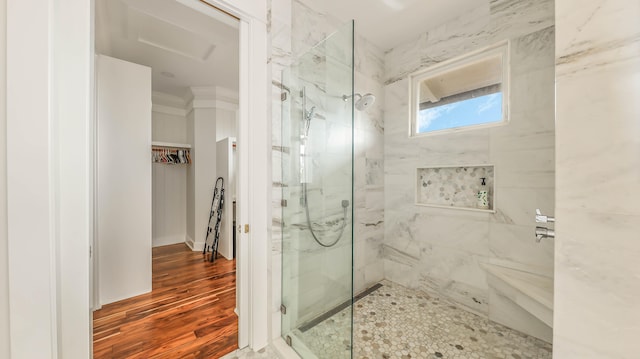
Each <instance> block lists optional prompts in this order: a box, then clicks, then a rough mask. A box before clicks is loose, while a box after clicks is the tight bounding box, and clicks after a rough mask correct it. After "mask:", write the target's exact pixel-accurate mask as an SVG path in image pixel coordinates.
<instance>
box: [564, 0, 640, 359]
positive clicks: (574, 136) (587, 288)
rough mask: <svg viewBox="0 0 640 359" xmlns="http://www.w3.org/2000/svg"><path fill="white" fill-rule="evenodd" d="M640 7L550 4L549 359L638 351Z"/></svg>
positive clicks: (614, 1) (572, 1) (623, 2)
mask: <svg viewBox="0 0 640 359" xmlns="http://www.w3.org/2000/svg"><path fill="white" fill-rule="evenodd" d="M638 14H640V3H639V2H638V1H635V0H611V1H600V0H587V1H581V0H556V23H557V33H556V36H557V42H556V66H557V67H556V89H557V135H556V146H557V147H556V148H557V161H558V172H557V177H556V180H557V186H558V199H557V213H556V214H557V226H556V232H557V236H556V252H555V253H556V261H555V313H554V323H555V324H554V357H558V358H636V357H638V353H639V352H640V342H639V341H638V340H637V338H638V337H639V336H640V301H639V300H638V296H640V266H638V258H639V257H640V241H639V240H640V201H639V200H638V199H639V198H640V197H639V196H638V191H639V190H640V150H639V149H640V135H639V134H640V120H639V119H640V104H639V102H638V98H639V96H640V25H639V23H638Z"/></svg>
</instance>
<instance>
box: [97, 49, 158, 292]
mask: <svg viewBox="0 0 640 359" xmlns="http://www.w3.org/2000/svg"><path fill="white" fill-rule="evenodd" d="M96 81H97V89H98V90H97V116H98V117H97V118H98V120H97V122H98V128H97V133H98V188H97V190H98V198H97V204H98V216H97V217H98V223H97V225H98V255H99V275H100V279H99V285H100V303H101V304H107V303H111V302H115V301H118V300H121V299H124V298H129V297H132V296H135V295H138V294H142V293H146V292H149V291H151V69H150V68H148V67H145V66H140V65H137V64H133V63H130V62H126V61H122V60H118V59H114V58H111V57H108V56H103V55H100V56H98V60H97V80H96Z"/></svg>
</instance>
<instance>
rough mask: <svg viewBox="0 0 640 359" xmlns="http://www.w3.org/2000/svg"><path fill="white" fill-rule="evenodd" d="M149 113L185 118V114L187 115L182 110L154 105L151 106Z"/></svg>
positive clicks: (184, 110)
mask: <svg viewBox="0 0 640 359" xmlns="http://www.w3.org/2000/svg"><path fill="white" fill-rule="evenodd" d="M151 111H152V112H156V113H164V114H166V115H174V116H180V117H187V114H188V113H189V112H187V110H186V109H184V108H180V107H171V106H167V105H158V104H155V103H154V104H152V106H151Z"/></svg>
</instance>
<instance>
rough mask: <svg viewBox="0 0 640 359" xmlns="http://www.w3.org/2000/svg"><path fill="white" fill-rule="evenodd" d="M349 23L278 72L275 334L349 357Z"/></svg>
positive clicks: (307, 354) (310, 349) (304, 352)
mask: <svg viewBox="0 0 640 359" xmlns="http://www.w3.org/2000/svg"><path fill="white" fill-rule="evenodd" d="M353 78H354V66H353V22H349V23H348V24H345V25H344V26H343V27H342V28H341V29H340V30H339V31H337V32H335V33H333V34H332V35H330V36H329V37H328V38H327V39H325V40H324V41H323V42H321V43H320V44H318V45H316V46H315V47H314V48H312V49H311V50H309V51H308V52H307V53H305V54H304V55H302V56H301V57H299V58H298V59H297V61H295V63H294V64H292V65H291V66H290V67H289V68H287V69H286V70H284V71H283V73H282V92H283V96H282V98H283V101H282V141H283V152H284V153H287V152H288V156H286V158H287V160H283V164H282V169H283V170H282V172H283V173H282V181H283V185H282V198H283V203H282V204H283V206H282V235H283V238H282V307H281V311H282V312H283V315H282V336H283V339H284V340H285V341H286V342H287V343H288V344H289V345H290V346H291V347H293V349H294V350H295V351H296V352H297V353H298V354H299V355H300V356H301V357H302V358H316V357H317V358H351V347H352V326H353V325H352V321H353V316H352V298H353V225H352V223H353V143H354V140H353V138H354V137H353V134H354V132H353V128H354V126H353V116H354V114H353V101H352V98H353V88H354V86H353Z"/></svg>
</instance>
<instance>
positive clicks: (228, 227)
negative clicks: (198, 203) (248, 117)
mask: <svg viewBox="0 0 640 359" xmlns="http://www.w3.org/2000/svg"><path fill="white" fill-rule="evenodd" d="M234 141H235V138H233V137H227V138H225V139H222V140H220V141H218V143H217V148H216V166H217V171H216V176H218V177H222V178H224V207H223V215H222V222H221V223H220V237H219V242H218V252H219V253H220V255H222V256H223V257H225V258H227V259H233V233H234V227H233V201H234V198H235V187H236V186H235V184H236V183H235V181H236V177H235V166H234V158H235V151H234V149H233V142H234Z"/></svg>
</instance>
